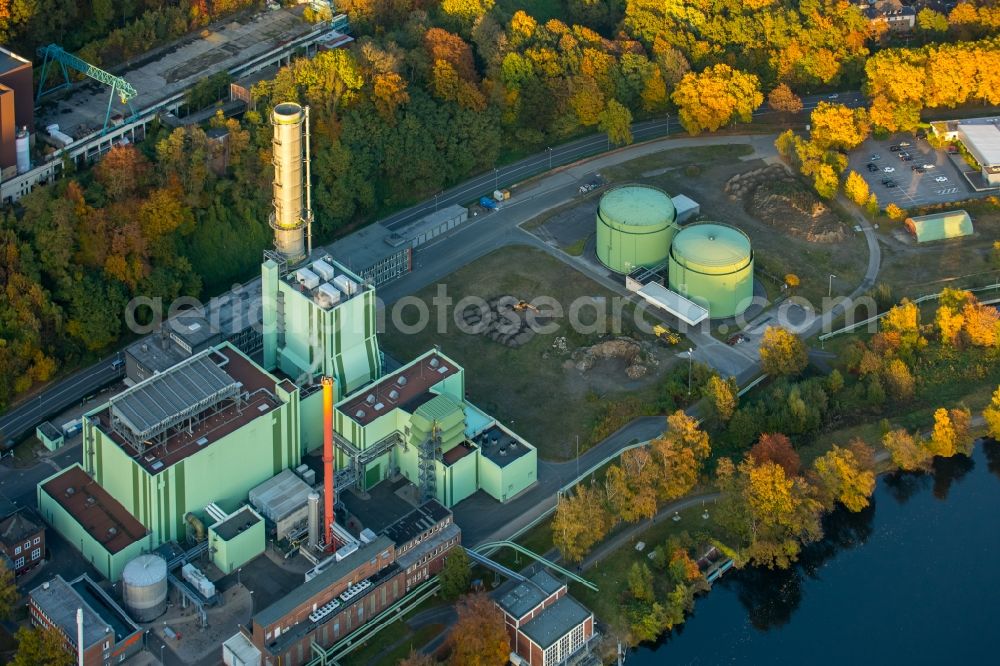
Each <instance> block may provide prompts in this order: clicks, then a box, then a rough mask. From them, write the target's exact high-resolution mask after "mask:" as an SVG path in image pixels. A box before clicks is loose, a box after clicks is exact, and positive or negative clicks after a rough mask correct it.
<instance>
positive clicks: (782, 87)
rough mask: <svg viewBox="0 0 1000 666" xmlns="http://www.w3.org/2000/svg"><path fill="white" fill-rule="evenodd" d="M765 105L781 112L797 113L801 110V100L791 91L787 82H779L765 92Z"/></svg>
mask: <svg viewBox="0 0 1000 666" xmlns="http://www.w3.org/2000/svg"><path fill="white" fill-rule="evenodd" d="M767 105H768V106H770V107H771V108H772V109H774V110H775V111H780V112H782V113H798V112H799V111H801V110H802V100H801V99H800V98H799V96H798V95H796V94H795V93H793V92H792V89H791V88H789V87H788V84H787V83H780V84H778V85H777V86H776V87H774V88H772V89H771V92H769V93H768V94H767Z"/></svg>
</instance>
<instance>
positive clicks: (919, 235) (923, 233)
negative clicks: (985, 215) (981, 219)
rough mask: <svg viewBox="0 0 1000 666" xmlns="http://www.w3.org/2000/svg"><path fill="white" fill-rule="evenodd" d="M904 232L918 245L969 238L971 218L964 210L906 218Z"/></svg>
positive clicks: (971, 231) (971, 229) (971, 230)
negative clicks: (963, 237) (915, 240)
mask: <svg viewBox="0 0 1000 666" xmlns="http://www.w3.org/2000/svg"><path fill="white" fill-rule="evenodd" d="M905 225H906V230H907V231H909V232H910V233H911V234H913V237H914V238H916V239H917V242H918V243H929V242H931V241H939V240H947V239H949V238H961V237H962V236H971V235H972V233H973V228H972V218H971V217H969V214H968V213H967V212H965V211H964V210H949V211H945V212H941V213H931V214H930V215H919V216H917V217H908V218H906V222H905Z"/></svg>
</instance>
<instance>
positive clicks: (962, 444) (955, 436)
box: [928, 407, 974, 458]
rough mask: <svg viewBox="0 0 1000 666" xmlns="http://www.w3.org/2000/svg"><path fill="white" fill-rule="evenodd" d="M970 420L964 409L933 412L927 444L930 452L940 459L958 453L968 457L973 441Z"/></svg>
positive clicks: (940, 409)
mask: <svg viewBox="0 0 1000 666" xmlns="http://www.w3.org/2000/svg"><path fill="white" fill-rule="evenodd" d="M971 419H972V415H971V413H970V412H969V410H968V409H965V408H957V409H950V410H949V409H945V408H943V407H941V408H938V409H937V410H935V411H934V428H933V429H932V430H931V438H930V441H929V442H928V446H929V448H930V452H931V453H932V454H933V455H935V456H941V457H942V458H951V457H952V456H954V455H955V454H958V453H961V454H962V455H966V456H967V455H970V454H971V453H972V445H973V441H974V440H973V438H972V436H971V435H970V430H969V425H970V422H971Z"/></svg>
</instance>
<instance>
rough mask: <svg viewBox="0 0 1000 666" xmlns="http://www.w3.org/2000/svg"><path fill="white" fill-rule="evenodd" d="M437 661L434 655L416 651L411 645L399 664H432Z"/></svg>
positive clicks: (415, 665)
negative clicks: (407, 653)
mask: <svg viewBox="0 0 1000 666" xmlns="http://www.w3.org/2000/svg"><path fill="white" fill-rule="evenodd" d="M437 663H438V662H437V660H436V659H434V657H432V656H430V655H428V654H423V653H422V652H417V651H416V650H415V649H414V648H412V647H411V648H410V654H409V655H407V656H406V657H404V658H403V659H402V660H401V661H400V662H399V666H434V665H435V664H437Z"/></svg>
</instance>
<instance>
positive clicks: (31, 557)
mask: <svg viewBox="0 0 1000 666" xmlns="http://www.w3.org/2000/svg"><path fill="white" fill-rule="evenodd" d="M0 553H3V555H4V556H6V558H7V560H8V561H9V562H10V567H11V569H13V571H14V575H15V576H20V575H21V574H23V573H25V572H26V571H28V570H29V569H31V568H33V567H34V566H35V565H37V564H38V563H40V562H41V561H42V560H43V559H44V558H45V525H44V524H43V523H42V521H41V520H40V519H39V518H38V517H37V516H35V515H34V514H33V513H32V512H31V511H29V510H28V509H19V510H17V511H15V512H14V513H12V514H10V515H9V516H7V517H6V518H4V519H3V520H0Z"/></svg>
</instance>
